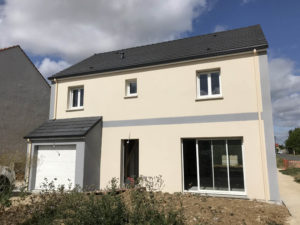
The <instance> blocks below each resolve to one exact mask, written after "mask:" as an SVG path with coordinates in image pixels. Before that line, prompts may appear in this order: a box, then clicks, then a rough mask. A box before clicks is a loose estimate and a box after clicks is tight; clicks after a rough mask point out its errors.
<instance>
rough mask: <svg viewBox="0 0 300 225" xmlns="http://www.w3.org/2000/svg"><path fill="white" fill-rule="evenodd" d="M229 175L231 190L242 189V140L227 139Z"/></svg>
mask: <svg viewBox="0 0 300 225" xmlns="http://www.w3.org/2000/svg"><path fill="white" fill-rule="evenodd" d="M227 144H228V158H229V177H230V190H231V191H244V173H243V156H242V141H241V140H228V141H227Z"/></svg>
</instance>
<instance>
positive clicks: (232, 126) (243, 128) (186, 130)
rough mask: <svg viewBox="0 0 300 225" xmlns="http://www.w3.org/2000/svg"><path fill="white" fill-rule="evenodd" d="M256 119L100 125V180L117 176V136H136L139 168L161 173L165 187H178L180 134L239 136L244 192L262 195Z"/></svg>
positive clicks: (142, 171)
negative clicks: (241, 149)
mask: <svg viewBox="0 0 300 225" xmlns="http://www.w3.org/2000/svg"><path fill="white" fill-rule="evenodd" d="M257 130H258V122H257V121H248V122H230V123H229V122H223V123H201V124H181V125H178V124H177V125H158V126H145V127H142V126H136V127H120V128H104V130H103V136H102V137H103V139H102V161H101V175H100V184H101V187H102V188H104V187H105V186H106V185H107V183H108V181H109V180H110V179H111V178H112V177H118V178H119V177H120V169H121V168H120V165H121V154H120V153H121V140H122V139H128V138H129V135H130V138H131V139H139V146H140V148H139V154H140V155H139V165H140V168H139V170H140V171H139V172H140V174H142V175H145V176H156V175H162V176H163V180H164V181H165V190H166V191H169V192H178V191H182V180H181V179H182V166H181V163H182V161H181V138H185V137H201V138H205V137H208V138H210V137H243V140H244V145H243V154H244V161H245V162H244V166H245V168H244V169H245V174H246V177H245V184H246V188H247V190H246V192H247V195H248V197H249V198H258V199H264V198H265V194H264V186H263V185H264V184H263V175H262V173H261V171H262V164H261V155H260V146H259V135H258V132H257Z"/></svg>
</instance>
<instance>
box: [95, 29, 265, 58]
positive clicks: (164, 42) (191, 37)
mask: <svg viewBox="0 0 300 225" xmlns="http://www.w3.org/2000/svg"><path fill="white" fill-rule="evenodd" d="M250 27H260V25H259V24H256V25H251V26H247V27H240V28H235V29H230V30H224V31H218V32H212V33H205V34H200V35H194V36H190V37H184V38H178V39H173V40H169V41H162V42H155V43H151V44H145V45H139V46H134V47H128V48H122V49H117V50H113V51H106V52H99V53H95V54H94V55H101V54H106V53H113V52H120V51H125V50H130V49H136V48H143V47H147V46H151V45H159V44H166V43H171V42H176V41H182V40H187V39H193V38H198V37H200V36H201V37H204V36H211V35H214V34H219V33H226V32H231V31H237V30H243V29H248V28H250Z"/></svg>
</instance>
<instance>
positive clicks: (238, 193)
mask: <svg viewBox="0 0 300 225" xmlns="http://www.w3.org/2000/svg"><path fill="white" fill-rule="evenodd" d="M184 139H186V138H182V139H181V160H182V163H181V166H182V169H181V176H182V191H183V192H186V193H201V194H212V195H236V196H247V184H246V180H247V179H246V172H245V168H246V167H245V158H244V155H245V154H244V152H245V149H244V139H243V138H240V137H227V138H226V137H224V138H194V139H195V141H196V165H197V168H196V169H197V185H198V188H197V190H185V188H184V158H183V157H184V156H183V140H184ZM199 140H201V141H203V140H209V141H213V140H225V141H226V161H227V179H228V191H227V190H226V191H225V190H203V189H200V168H199V148H198V141H199ZM228 140H241V141H242V142H241V148H242V159H243V176H244V191H231V190H230V176H229V158H228V144H227V141H228ZM211 146H212V145H211ZM211 151H213V148H212V147H211Z"/></svg>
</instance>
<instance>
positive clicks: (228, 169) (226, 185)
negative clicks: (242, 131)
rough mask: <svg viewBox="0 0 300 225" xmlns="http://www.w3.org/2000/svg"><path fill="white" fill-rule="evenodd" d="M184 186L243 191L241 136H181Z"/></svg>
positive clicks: (202, 189) (188, 187)
mask: <svg viewBox="0 0 300 225" xmlns="http://www.w3.org/2000/svg"><path fill="white" fill-rule="evenodd" d="M182 147H183V148H182V155H183V176H184V190H187V191H208V192H209V191H219V192H222V191H231V192H244V190H245V187H244V171H243V155H242V139H183V140H182Z"/></svg>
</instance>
